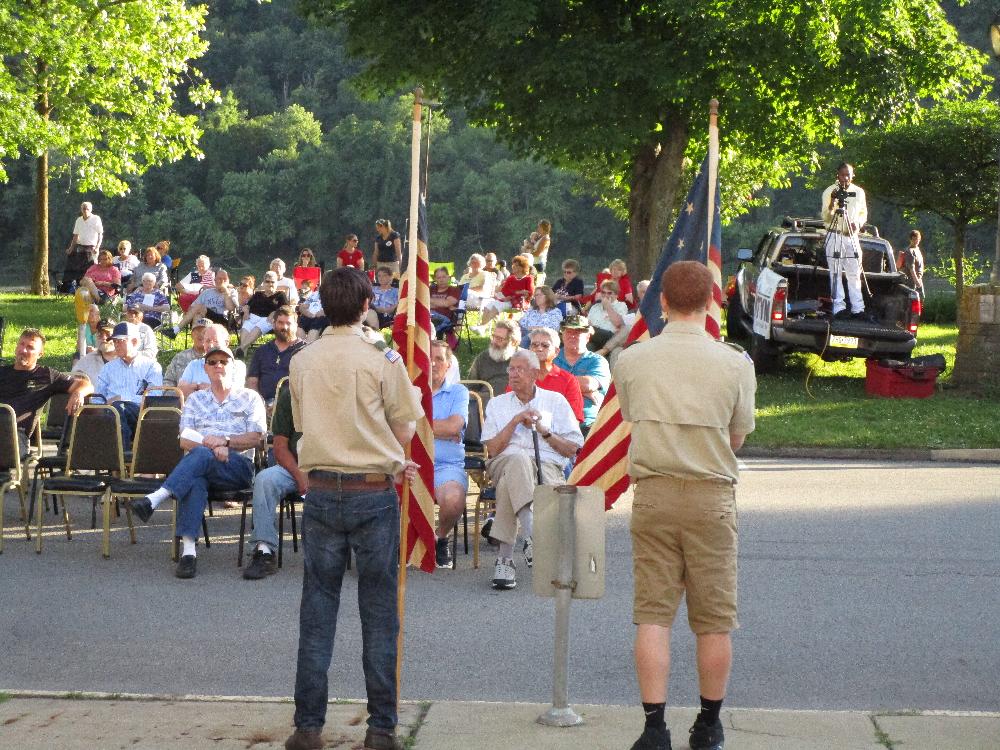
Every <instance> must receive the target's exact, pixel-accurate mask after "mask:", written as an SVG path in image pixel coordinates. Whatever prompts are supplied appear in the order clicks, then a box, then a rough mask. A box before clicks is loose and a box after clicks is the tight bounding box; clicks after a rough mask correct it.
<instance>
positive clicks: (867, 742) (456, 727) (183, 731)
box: [0, 692, 1000, 750]
mask: <svg viewBox="0 0 1000 750" xmlns="http://www.w3.org/2000/svg"><path fill="white" fill-rule="evenodd" d="M8 696H9V697H8ZM3 697H4V698H5V700H3V702H0V747H2V748H17V750H42V749H43V748H44V750H52V749H53V748H57V749H58V750H78V749H79V750H83V749H84V748H86V749H87V750H95V749H97V750H112V749H117V748H136V749H138V750H145V749H147V748H148V749H149V750H153V749H154V748H155V749H156V750H198V749H200V748H213V749H216V750H277V749H279V748H281V747H282V743H283V742H284V739H285V738H286V737H287V736H288V734H289V733H290V731H291V728H292V711H293V708H294V707H293V705H292V703H291V701H290V700H289V699H283V700H282V699H273V698H259V699H256V698H247V697H234V698H225V697H218V696H169V697H168V696H138V695H136V696H131V695H107V694H96V693H94V694H89V693H70V694H55V693H38V692H8V693H5V694H3ZM546 708H547V706H542V705H537V704H528V703H474V702H453V701H439V702H425V703H413V702H408V703H405V704H404V705H403V706H402V707H401V709H400V727H399V732H400V735H401V736H403V737H406V738H410V739H409V742H408V744H407V747H409V748H411V750H617V749H618V748H622V749H623V750H627V748H629V747H630V746H631V744H632V742H633V741H634V740H635V738H636V737H637V736H638V733H639V729H640V727H641V724H642V715H641V711H640V710H639V709H638V708H636V707H624V706H574V708H575V709H576V711H577V712H578V713H579V714H580V715H581V716H582V717H583V719H584V724H582V725H581V726H577V727H572V728H569V729H553V728H550V727H544V726H541V725H539V724H537V723H536V721H535V719H536V718H537V717H538V715H539V714H541V713H543V712H544V711H545V709H546ZM694 715H695V710H694V709H683V708H680V709H671V710H670V711H669V715H668V725H669V726H670V727H671V729H672V732H673V735H674V747H675V748H678V749H680V748H686V747H687V728H688V727H689V726H690V724H691V721H692V720H693V718H694ZM723 721H724V723H725V725H726V747H727V748H730V750H740V749H742V750H785V749H786V748H787V750H793V749H794V750H807V749H810V750H811V749H815V750H854V749H856V750H880V749H884V748H897V749H898V750H902V749H904V748H905V750H932V749H933V750H937V749H938V748H961V750H980V749H981V750H987V749H989V750H994V749H995V748H997V747H1000V713H980V712H942V711H923V712H922V711H913V712H904V713H899V712H893V713H881V712H878V711H872V712H865V711H783V710H767V709H740V708H729V709H724V711H723ZM364 731H365V707H364V704H363V703H360V702H354V701H343V702H336V703H331V704H330V707H329V710H328V713H327V725H326V729H325V731H324V738H325V739H326V747H328V748H341V749H342V750H359V749H360V748H361V744H362V741H363V738H364Z"/></svg>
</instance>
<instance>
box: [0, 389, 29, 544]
mask: <svg viewBox="0 0 1000 750" xmlns="http://www.w3.org/2000/svg"><path fill="white" fill-rule="evenodd" d="M26 484H27V481H26V478H25V472H24V469H23V468H22V466H21V450H20V448H19V446H18V444H17V415H16V414H15V413H14V407H12V406H10V405H9V404H0V554H2V553H3V499H4V496H5V495H6V494H7V493H8V492H9V491H10V490H17V495H18V499H19V500H20V501H21V520H23V521H24V533H25V534H26V535H27V537H28V541H31V521H30V520H29V519H30V516H29V515H28V508H27V505H26V504H25V492H24V489H25V485H26Z"/></svg>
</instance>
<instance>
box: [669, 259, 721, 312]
mask: <svg viewBox="0 0 1000 750" xmlns="http://www.w3.org/2000/svg"><path fill="white" fill-rule="evenodd" d="M660 289H661V290H662V291H663V296H664V297H666V298H667V303H668V304H669V305H670V309H671V310H676V311H677V312H679V313H684V314H688V313H695V312H699V311H700V310H704V309H705V308H706V307H708V302H709V300H711V299H712V272H711V271H709V270H708V266H706V265H705V264H704V263H699V262H698V261H695V260H679V261H677V262H676V263H671V264H670V266H668V267H667V270H666V271H664V272H663V276H661V277H660Z"/></svg>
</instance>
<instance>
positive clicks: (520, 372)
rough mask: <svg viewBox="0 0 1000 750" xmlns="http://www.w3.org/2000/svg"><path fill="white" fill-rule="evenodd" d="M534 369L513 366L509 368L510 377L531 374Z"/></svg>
mask: <svg viewBox="0 0 1000 750" xmlns="http://www.w3.org/2000/svg"><path fill="white" fill-rule="evenodd" d="M533 369H534V368H532V367H518V366H516V365H515V366H512V367H508V368H507V374H508V375H523V374H525V373H528V372H531V371H532V370H533Z"/></svg>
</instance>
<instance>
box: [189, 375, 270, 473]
mask: <svg viewBox="0 0 1000 750" xmlns="http://www.w3.org/2000/svg"><path fill="white" fill-rule="evenodd" d="M187 428H191V429H192V430H197V431H198V432H200V433H201V434H202V435H220V436H222V437H228V436H229V435H242V434H243V433H245V432H259V433H261V434H262V435H263V434H265V433H267V416H266V415H265V412H264V401H263V399H261V397H260V394H259V393H257V391H251V390H249V389H248V388H233V389H231V390H230V391H229V395H228V396H226V400H225V401H223V402H222V403H221V404H220V403H219V402H218V401H216V400H215V396H214V395H212V391H211V390H207V391H195V392H194V393H192V394H191V395H190V396H188V398H187V400H186V401H185V402H184V410H183V411H182V412H181V431H183V430H185V429H187ZM241 453H242V454H243V455H244V456H246V457H247V458H249V459H251V460H252V459H253V448H250V449H248V450H245V451H241Z"/></svg>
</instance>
